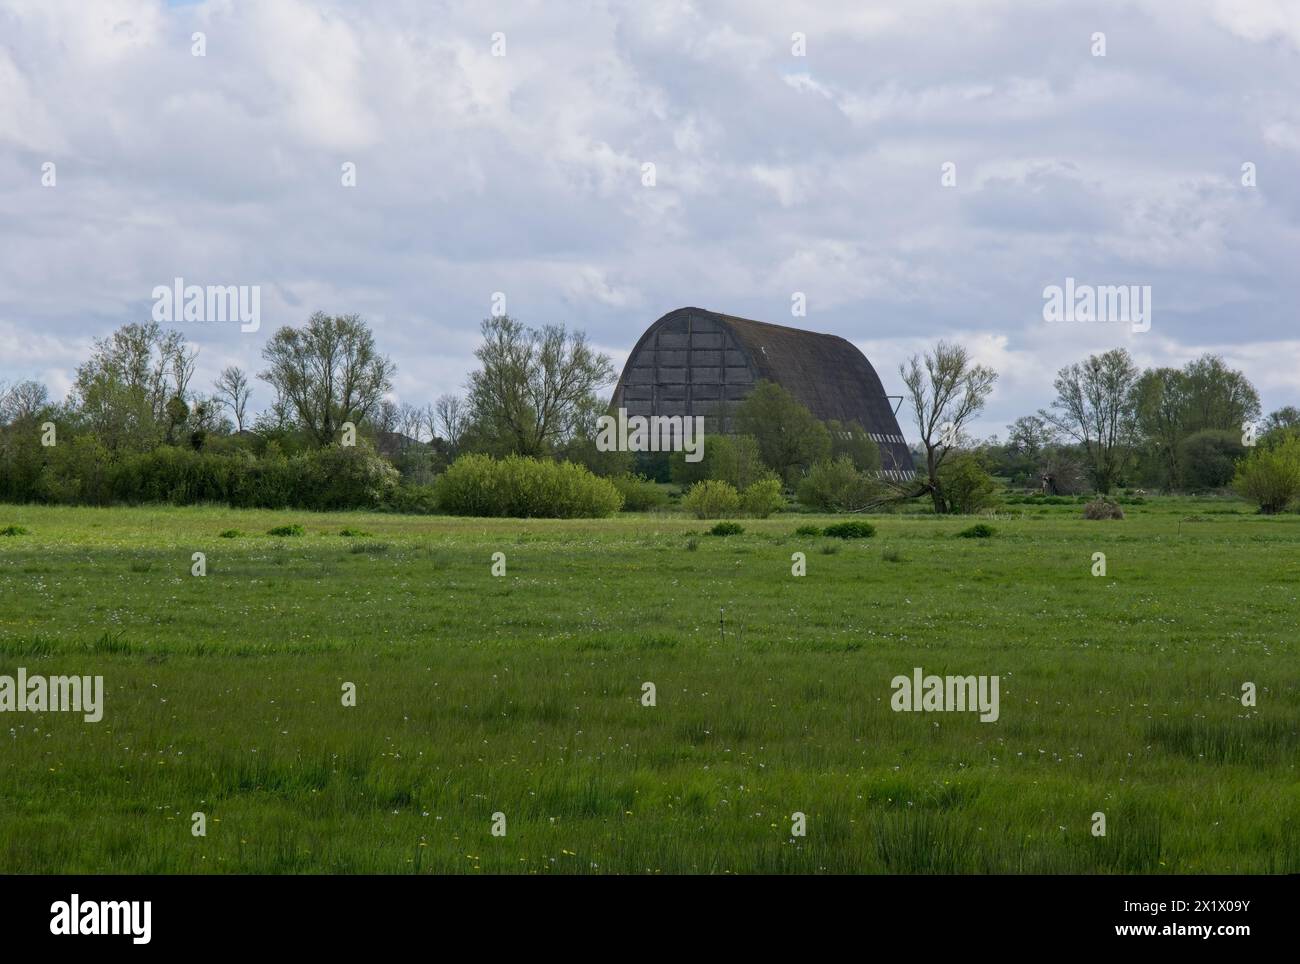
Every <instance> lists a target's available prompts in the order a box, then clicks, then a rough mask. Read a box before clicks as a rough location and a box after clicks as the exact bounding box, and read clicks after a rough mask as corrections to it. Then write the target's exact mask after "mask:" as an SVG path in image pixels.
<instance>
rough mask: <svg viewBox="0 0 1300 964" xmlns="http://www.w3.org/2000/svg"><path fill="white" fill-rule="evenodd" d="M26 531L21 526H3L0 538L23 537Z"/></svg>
mask: <svg viewBox="0 0 1300 964" xmlns="http://www.w3.org/2000/svg"><path fill="white" fill-rule="evenodd" d="M25 535H27V529H26V528H24V527H23V526H5V527H4V528H3V529H0V536H25Z"/></svg>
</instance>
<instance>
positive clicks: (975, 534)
mask: <svg viewBox="0 0 1300 964" xmlns="http://www.w3.org/2000/svg"><path fill="white" fill-rule="evenodd" d="M993 533H994V529H993V527H992V526H991V525H986V524H985V523H983V522H977V523H975V525H973V526H971V527H970V528H969V529H962V530H961V532H959V533H957V535H958V537H960V538H962V539H988V538H990V537H991V536H992V535H993Z"/></svg>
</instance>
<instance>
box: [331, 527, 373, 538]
mask: <svg viewBox="0 0 1300 964" xmlns="http://www.w3.org/2000/svg"><path fill="white" fill-rule="evenodd" d="M339 535H341V536H343V538H345V539H367V538H369V537H370V536H372V535H374V533H373V532H367V531H366V530H365V529H353V528H351V527H349V528H346V529H340V530H339Z"/></svg>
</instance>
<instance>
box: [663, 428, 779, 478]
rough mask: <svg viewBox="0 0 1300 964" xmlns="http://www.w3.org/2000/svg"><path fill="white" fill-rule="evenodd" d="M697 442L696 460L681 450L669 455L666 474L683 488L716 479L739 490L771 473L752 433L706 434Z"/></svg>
mask: <svg viewBox="0 0 1300 964" xmlns="http://www.w3.org/2000/svg"><path fill="white" fill-rule="evenodd" d="M700 445H701V455H702V456H703V457H702V458H701V459H700V461H698V462H687V461H686V454H685V453H684V452H674V453H672V455H671V456H670V457H669V460H668V462H669V473H670V477H671V478H672V481H673V482H675V483H677V484H678V485H680V486H682V487H683V488H685V487H689V486H691V485H694V484H695V483H696V482H702V481H704V480H705V479H716V480H718V481H721V482H730V483H731V484H732V485H733V486H735V487H736V489H737V490H738V491H739V490H741V489H744V488H747V487H748V486H750V485H752V484H753V483H755V482H757V481H758V480H759V479H762V478H765V477H766V476H768V475H770V474H771V472H770V470H769V469H768V467H767V466H766V465H764V464H763V458H762V456H761V455H760V454H759V451H758V442H757V441H756V440H755V439H754V437H753V436H752V435H708V436H705V437H704V438H703V440H702V441H701V443H700Z"/></svg>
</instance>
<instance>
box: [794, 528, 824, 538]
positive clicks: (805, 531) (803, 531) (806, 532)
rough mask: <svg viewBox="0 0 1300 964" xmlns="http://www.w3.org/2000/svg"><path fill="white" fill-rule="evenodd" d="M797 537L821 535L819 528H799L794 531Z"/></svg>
mask: <svg viewBox="0 0 1300 964" xmlns="http://www.w3.org/2000/svg"><path fill="white" fill-rule="evenodd" d="M794 534H795V535H797V536H819V535H821V534H822V529H821V526H800V527H799V528H798V529H795V530H794Z"/></svg>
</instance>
